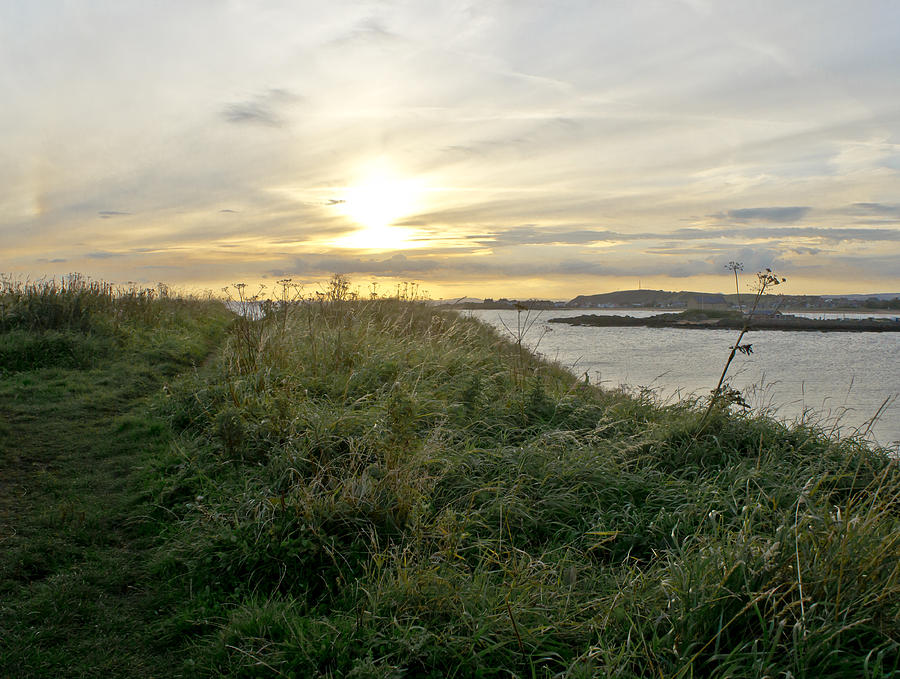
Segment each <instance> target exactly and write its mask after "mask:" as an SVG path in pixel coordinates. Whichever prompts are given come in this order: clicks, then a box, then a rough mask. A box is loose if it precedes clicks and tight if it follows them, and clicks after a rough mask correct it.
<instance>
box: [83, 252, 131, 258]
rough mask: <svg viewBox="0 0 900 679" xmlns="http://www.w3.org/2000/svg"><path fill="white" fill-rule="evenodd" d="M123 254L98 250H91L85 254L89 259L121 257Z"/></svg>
mask: <svg viewBox="0 0 900 679" xmlns="http://www.w3.org/2000/svg"><path fill="white" fill-rule="evenodd" d="M121 256H122V255H121V254H120V253H118V252H106V251H103V250H101V251H98V252H89V253H87V254H86V255H85V257H87V258H88V259H110V258H112V257H121Z"/></svg>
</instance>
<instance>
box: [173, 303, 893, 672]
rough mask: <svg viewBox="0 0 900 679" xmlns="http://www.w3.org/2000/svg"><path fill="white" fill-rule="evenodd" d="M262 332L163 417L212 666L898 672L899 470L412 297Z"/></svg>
mask: <svg viewBox="0 0 900 679" xmlns="http://www.w3.org/2000/svg"><path fill="white" fill-rule="evenodd" d="M258 322H259V323H260V324H261V325H262V326H263V327H262V328H261V329H260V332H261V336H262V337H264V338H265V339H264V341H263V342H262V343H261V344H260V350H259V352H258V356H259V360H258V361H257V363H256V365H255V367H254V369H253V370H247V369H246V367H245V366H241V365H240V363H239V362H238V361H237V360H236V358H235V352H237V349H236V348H235V347H234V346H231V348H229V349H227V350H226V352H225V353H224V354H223V356H222V360H221V362H220V363H219V365H218V367H217V368H216V369H215V371H214V372H213V373H211V374H210V375H209V376H208V377H206V378H202V379H198V378H196V377H195V378H191V379H189V380H187V381H185V382H183V383H182V384H181V385H180V386H179V387H178V388H176V389H173V391H172V392H171V394H170V396H169V397H168V400H167V403H166V405H165V408H166V412H168V414H169V417H170V418H171V421H172V422H173V423H178V425H179V428H180V429H181V435H180V439H179V441H180V443H179V445H178V447H177V449H175V450H173V452H172V456H171V458H170V459H169V460H168V462H167V464H166V465H163V466H162V467H160V468H158V470H157V472H156V475H157V484H158V485H157V487H158V497H159V501H160V503H161V504H162V505H163V506H164V507H166V508H167V511H170V512H174V513H175V514H177V515H178V517H179V519H178V523H177V525H176V526H174V527H173V528H172V533H171V540H170V541H169V542H168V543H167V544H166V547H165V549H163V550H161V552H160V556H159V560H158V568H159V569H160V572H161V573H164V574H166V575H167V577H169V578H171V579H172V582H173V583H175V582H190V583H191V587H192V590H193V591H194V592H201V593H202V594H199V595H196V596H195V598H194V599H193V600H190V601H188V602H186V604H185V605H186V607H187V609H188V610H195V611H197V612H196V613H195V617H196V619H197V620H198V621H199V620H203V621H205V622H203V624H202V625H201V627H202V629H205V630H208V629H210V627H209V625H212V626H213V629H214V630H215V631H214V632H212V633H205V634H203V635H202V636H201V638H200V639H199V640H198V646H197V655H195V656H194V657H193V661H194V662H195V663H196V664H195V665H194V666H193V667H194V669H195V670H196V671H198V672H199V673H200V674H203V675H217V676H218V675H229V676H232V675H233V676H257V675H259V674H264V675H272V676H277V675H279V674H284V675H287V676H291V675H294V676H384V677H393V676H397V677H399V676H435V677H437V676H441V677H443V676H459V677H461V676H481V677H490V676H542V677H551V676H552V677H562V676H568V677H576V676H597V675H600V676H624V677H641V676H654V677H657V676H760V677H761V676H767V675H768V676H776V675H779V674H780V675H786V673H787V672H790V673H792V675H793V676H811V675H814V674H815V675H821V676H873V677H874V676H889V675H890V674H891V673H892V672H895V671H897V668H898V667H897V662H898V657H900V655H898V651H900V645H898V644H900V628H898V622H897V620H898V617H897V616H898V612H900V610H898V603H897V602H898V601H900V597H898V594H900V569H898V567H897V565H896V564H897V563H898V557H900V540H898V539H897V538H896V537H895V536H896V534H897V533H896V531H897V528H898V527H900V526H898V523H897V521H898V520H897V507H898V504H897V502H898V492H900V475H898V470H897V467H896V464H895V463H894V462H893V461H892V460H891V459H890V458H888V457H887V455H886V454H885V453H884V452H879V451H873V450H871V449H869V448H868V447H867V446H866V444H865V443H864V442H862V441H859V440H852V439H851V440H845V441H836V440H832V439H830V438H828V437H826V436H825V435H824V434H822V433H821V432H820V431H818V430H816V429H815V428H809V427H805V426H794V427H789V426H786V425H783V424H779V423H776V422H773V421H770V420H767V419H765V418H762V417H758V416H754V415H752V414H732V413H729V412H728V410H727V408H716V409H714V410H712V411H711V412H710V413H709V414H708V415H706V416H704V412H703V410H702V409H700V408H698V407H697V404H693V403H681V404H677V405H670V406H666V407H662V406H659V405H657V404H655V403H653V402H652V401H651V400H650V399H649V398H647V397H640V396H639V397H636V398H635V397H629V396H626V395H623V394H618V393H609V392H604V391H601V390H598V389H595V388H593V387H590V386H587V385H585V384H582V383H579V382H577V381H576V380H575V379H574V377H572V376H571V375H569V374H567V373H565V372H564V371H562V370H560V369H558V368H557V367H555V366H553V365H548V364H546V363H541V362H539V361H537V360H536V359H535V358H534V357H533V356H531V355H530V354H528V353H527V352H525V351H523V349H522V347H521V344H520V343H518V342H516V341H515V338H513V342H510V341H508V340H506V339H504V338H502V337H500V336H499V335H497V334H496V333H495V332H493V331H492V330H490V329H488V328H486V327H485V326H483V325H480V324H478V323H477V322H475V321H474V320H470V319H465V318H460V317H457V316H454V315H452V314H449V313H447V312H436V311H434V310H433V309H432V308H430V307H428V306H426V305H424V304H421V303H408V302H404V301H401V300H397V299H370V300H359V299H356V300H348V299H341V298H340V296H331V297H325V296H317V297H312V298H311V299H307V300H301V301H299V302H297V303H296V304H295V305H294V306H293V307H292V308H291V309H290V312H289V320H288V322H287V332H285V333H281V332H275V330H276V324H275V323H274V322H273V321H266V319H265V318H261V319H259V321H258ZM267 323H269V325H266V324H267ZM187 413H190V415H188V414H187ZM704 417H705V420H706V421H705V422H703V420H704ZM701 422H702V423H703V424H702V431H701V432H700V434H699V435H698V434H697V433H696V432H697V430H698V426H700V425H701ZM176 489H181V490H180V491H178V492H176ZM170 498H178V500H177V501H173V500H171V499H170ZM186 498H189V499H186ZM210 600H212V601H219V602H223V604H222V605H220V606H219V607H214V608H213V610H211V611H210V610H209V609H208V608H204V609H203V610H204V611H206V612H205V613H202V614H201V613H200V612H199V611H200V609H199V608H193V609H192V608H191V607H192V606H193V607H198V606H201V603H200V602H204V603H203V604H202V605H203V606H207V605H208V602H209V601H210ZM224 602H228V603H227V605H225V604H224ZM185 615H188V614H187V613H186V614H185ZM198 624H199V623H198Z"/></svg>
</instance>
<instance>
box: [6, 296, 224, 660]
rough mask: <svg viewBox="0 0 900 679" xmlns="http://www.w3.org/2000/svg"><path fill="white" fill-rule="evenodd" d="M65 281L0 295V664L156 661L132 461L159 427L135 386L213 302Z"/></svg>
mask: <svg viewBox="0 0 900 679" xmlns="http://www.w3.org/2000/svg"><path fill="white" fill-rule="evenodd" d="M74 280H75V281H78V280H80V279H74ZM69 283H71V279H70V281H68V282H67V286H60V285H59V284H58V283H56V284H54V283H52V282H50V283H48V284H47V285H46V286H45V287H43V288H39V287H32V288H31V289H25V290H23V286H18V287H16V286H14V285H13V284H12V283H10V284H9V286H8V287H6V288H4V289H3V292H2V295H0V308H2V309H3V316H2V317H0V328H2V331H0V347H2V350H0V489H2V493H0V544H2V549H0V676H3V677H7V676H8V677H69V676H71V677H77V676H85V677H87V676H129V677H131V676H136V677H141V676H157V677H158V676H168V675H169V674H170V669H171V667H172V665H173V663H174V664H176V665H177V664H178V662H179V661H178V660H177V656H176V655H173V648H172V647H171V645H170V646H166V645H165V644H164V643H160V641H159V640H158V639H157V638H156V636H155V635H154V632H153V631H154V630H155V629H156V628H158V627H159V625H160V620H161V619H164V618H165V616H166V615H167V612H168V611H169V610H171V601H170V600H169V596H168V594H167V592H166V591H165V590H164V589H163V587H162V583H161V582H159V581H158V579H154V578H153V576H152V575H151V574H150V572H149V571H148V568H147V562H148V560H149V558H150V555H151V554H152V553H154V551H155V549H156V541H155V540H154V539H153V534H152V533H153V531H152V527H151V526H149V525H148V524H147V522H146V521H144V520H143V519H142V515H143V514H145V513H146V511H147V504H146V503H147V499H148V498H147V497H146V494H145V492H144V491H143V489H142V487H141V485H140V482H139V481H138V479H137V477H136V476H135V470H136V469H137V468H139V467H141V466H142V465H145V464H146V463H147V459H148V458H149V457H151V456H154V455H161V454H163V453H164V451H165V450H166V449H167V447H168V445H170V442H171V434H170V432H169V429H168V426H167V424H166V422H165V421H164V420H161V419H160V418H159V417H158V416H155V415H154V414H153V412H152V411H151V409H150V407H149V404H148V401H147V397H148V396H150V395H152V394H155V393H156V392H158V390H159V389H160V388H161V387H162V385H163V384H164V383H165V382H166V381H167V380H171V379H172V377H173V376H174V375H176V374H177V373H179V372H181V371H183V370H185V369H186V368H190V366H191V365H192V364H194V363H199V362H202V361H203V360H204V359H205V356H206V354H207V352H208V351H209V350H210V349H211V348H212V347H213V346H214V345H215V344H216V343H217V342H218V341H219V338H221V336H222V334H223V330H224V326H225V324H226V323H227V322H228V315H227V314H226V313H224V310H222V309H221V305H219V304H214V305H212V304H209V303H203V302H199V301H194V300H186V299H167V298H160V297H158V296H155V298H154V299H151V300H149V301H148V303H147V304H145V305H143V307H142V308H141V307H138V306H137V305H135V304H134V303H133V302H134V300H133V299H131V298H130V297H131V292H132V291H125V292H124V293H123V294H121V295H120V294H119V292H118V291H116V290H114V289H112V288H111V287H109V286H101V285H99V284H92V283H90V282H87V281H82V283H83V284H84V288H85V289H82V290H79V289H78V288H77V286H78V285H79V284H78V283H77V282H76V283H74V284H69ZM35 297H39V298H40V302H39V303H38V302H37V301H36V299H35ZM39 306H40V307H41V308H43V309H45V310H49V311H48V312H47V313H46V316H42V315H41V314H42V313H43V312H41V311H39V310H38V309H39ZM73 310H77V313H72V311H73Z"/></svg>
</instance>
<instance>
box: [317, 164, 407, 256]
mask: <svg viewBox="0 0 900 679" xmlns="http://www.w3.org/2000/svg"><path fill="white" fill-rule="evenodd" d="M423 195H424V185H423V182H422V181H420V180H416V179H410V178H403V177H401V176H399V175H397V174H396V173H394V172H393V171H392V170H390V169H389V168H387V167H384V166H378V167H376V168H374V169H371V170H370V171H369V172H368V173H366V174H364V175H363V176H362V177H361V178H360V179H359V180H358V181H356V182H354V183H353V184H352V185H351V186H348V187H346V188H345V189H344V190H343V191H342V193H341V195H340V198H337V199H335V200H333V202H332V204H333V205H334V206H335V207H336V208H337V209H338V210H339V211H340V212H341V213H342V214H343V215H345V216H346V217H349V218H350V219H352V220H353V221H354V222H356V223H357V224H359V225H360V226H361V227H362V228H360V229H358V230H356V231H354V232H352V233H350V234H348V235H346V236H342V237H341V238H338V239H336V240H334V241H332V245H335V246H337V247H344V248H356V249H361V250H397V249H408V248H411V247H418V246H419V245H421V243H419V242H418V241H417V240H416V238H417V237H418V236H420V235H421V232H420V231H419V230H418V229H414V228H411V227H405V226H396V225H395V222H397V221H399V220H400V219H403V218H404V217H408V216H410V215H412V214H415V213H416V212H417V211H419V210H420V209H421V206H422V198H423Z"/></svg>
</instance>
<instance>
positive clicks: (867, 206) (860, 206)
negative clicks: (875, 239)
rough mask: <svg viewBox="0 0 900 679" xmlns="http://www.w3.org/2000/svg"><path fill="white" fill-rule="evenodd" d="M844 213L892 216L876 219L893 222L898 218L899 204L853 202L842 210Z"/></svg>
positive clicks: (899, 214) (865, 215)
mask: <svg viewBox="0 0 900 679" xmlns="http://www.w3.org/2000/svg"><path fill="white" fill-rule="evenodd" d="M842 212H844V213H845V214H849V215H854V216H858V217H873V216H874V217H894V218H895V219H890V220H878V221H880V222H893V221H896V219H900V205H889V204H885V203H853V205H849V206H847V207H846V208H844V210H843V211H842Z"/></svg>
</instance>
